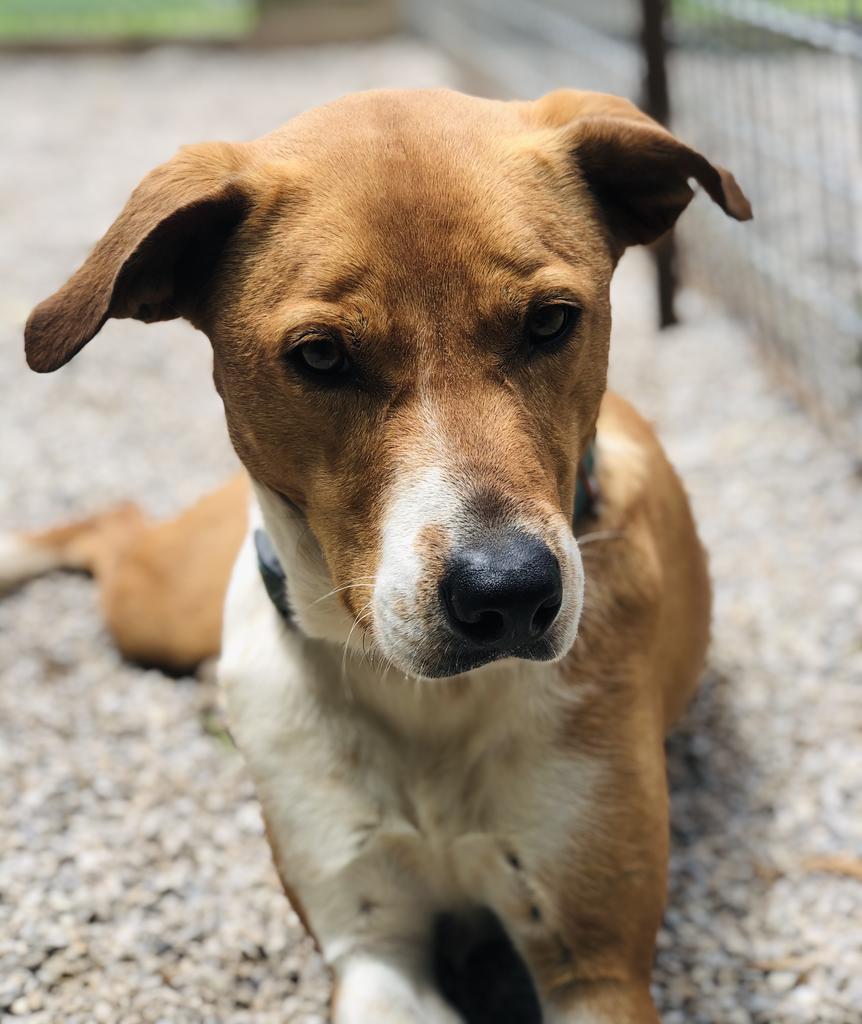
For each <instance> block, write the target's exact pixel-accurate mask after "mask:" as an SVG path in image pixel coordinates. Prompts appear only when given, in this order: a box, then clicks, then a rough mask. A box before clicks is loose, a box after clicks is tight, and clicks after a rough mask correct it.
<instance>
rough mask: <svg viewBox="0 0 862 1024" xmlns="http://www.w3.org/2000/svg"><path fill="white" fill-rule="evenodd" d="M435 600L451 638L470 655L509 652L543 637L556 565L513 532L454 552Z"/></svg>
mask: <svg viewBox="0 0 862 1024" xmlns="http://www.w3.org/2000/svg"><path fill="white" fill-rule="evenodd" d="M440 595H441V600H442V602H443V607H444V609H445V611H446V617H447V620H448V622H449V626H450V628H451V629H452V632H453V633H455V635H456V636H457V637H458V638H459V639H461V640H462V641H465V642H466V643H467V644H468V645H469V646H470V647H471V648H473V650H476V651H489V652H490V651H503V650H514V649H515V648H518V647H522V646H523V645H524V644H529V643H531V642H533V641H535V640H538V639H539V638H540V637H542V636H544V634H545V633H546V632H547V631H548V629H549V628H550V626H551V623H552V622H553V621H554V619H555V618H556V617H557V612H558V611H559V610H560V603H561V601H562V597H563V582H562V577H561V575H560V563H559V562H558V561H557V559H556V557H555V556H554V554H553V552H552V551H551V549H550V548H549V547H548V546H547V544H545V543H543V542H542V541H541V540H539V539H538V537H533V536H531V535H530V534H529V533H524V532H522V531H512V532H511V533H506V534H503V535H502V536H498V537H496V538H493V539H489V540H488V541H486V542H484V543H482V544H475V545H472V546H469V547H463V548H458V549H456V550H455V552H454V553H453V554H452V556H451V558H450V560H449V564H448V565H447V567H446V572H445V574H444V576H443V580H442V582H441V584H440Z"/></svg>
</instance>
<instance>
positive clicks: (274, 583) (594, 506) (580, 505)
mask: <svg viewBox="0 0 862 1024" xmlns="http://www.w3.org/2000/svg"><path fill="white" fill-rule="evenodd" d="M598 501H599V488H598V482H597V480H596V442H595V438H593V440H592V441H590V443H589V445H587V450H586V451H585V452H584V457H583V458H582V459H581V461H580V462H579V463H578V482H577V486H576V488H575V509H574V516H573V517H572V526H573V527H574V528H577V526H578V525H579V524H580V523H581V522H582V521H583V520H584V519H587V518H595V516H596V515H597V514H598V511H597V510H598ZM254 546H255V548H256V549H257V567H258V569H259V570H260V577H261V579H262V580H263V585H264V586H265V587H266V592H267V594H269V599H270V601H272V603H273V604H274V605H275V608H276V611H277V612H278V614H279V615H280V616H281V617H282V619H284V621H285V622H286V623H287V624H288V625H289V626H295V625H296V621H295V619H294V617H293V612H292V611H291V608H290V602H289V601H288V599H287V575H286V574H285V571H284V567H283V566H282V564H281V562H280V561H279V560H278V555H277V554H276V553H275V548H274V547H273V544H272V541H271V540H270V539H269V534H268V533H267V532H266V530H255V531H254Z"/></svg>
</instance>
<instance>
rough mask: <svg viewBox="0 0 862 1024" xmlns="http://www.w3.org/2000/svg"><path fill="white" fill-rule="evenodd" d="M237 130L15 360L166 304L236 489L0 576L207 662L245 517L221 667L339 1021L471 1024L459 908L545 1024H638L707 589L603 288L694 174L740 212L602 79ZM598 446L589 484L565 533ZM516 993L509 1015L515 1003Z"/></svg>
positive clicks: (101, 251) (21, 549)
mask: <svg viewBox="0 0 862 1024" xmlns="http://www.w3.org/2000/svg"><path fill="white" fill-rule="evenodd" d="M252 146H259V147H260V148H258V149H255V150H251V151H249V147H247V148H246V151H243V150H242V149H241V148H240V147H233V148H231V149H230V151H227V150H228V147H213V148H212V149H208V150H206V151H205V152H201V151H191V152H186V153H184V154H183V155H182V156H181V157H179V158H177V160H175V161H174V162H172V164H169V165H166V166H165V167H164V168H162V169H160V170H159V171H157V172H154V175H153V176H151V178H150V179H148V181H147V182H145V183H144V185H143V186H142V187H141V189H140V190H139V192H138V193H136V196H134V197H133V199H132V200H131V202H130V204H129V207H128V208H127V211H126V212H125V213H124V214H123V216H122V217H121V218H120V220H119V221H118V222H117V225H115V227H114V228H113V229H112V232H109V235H108V236H107V237H106V240H105V241H104V242H103V243H101V246H100V247H98V248H97V250H96V252H95V253H94V255H93V257H91V259H90V261H88V263H87V264H85V267H84V268H83V269H82V271H79V273H78V275H76V277H75V278H73V279H72V281H70V283H69V284H68V285H67V286H66V288H65V289H63V290H62V291H61V292H59V293H58V295H57V296H55V297H54V298H52V299H50V300H48V302H47V303H45V304H43V305H42V306H41V307H39V308H38V309H37V311H36V312H35V313H34V316H33V318H31V322H30V324H29V326H28V358H30V360H31V363H32V364H33V365H34V366H36V368H38V369H54V368H56V366H58V365H61V364H62V362H64V361H65V360H66V359H68V358H70V357H71V356H72V355H74V353H75V352H76V351H77V350H78V349H79V348H80V347H82V345H83V344H85V343H86V341H88V340H89V338H90V337H92V334H94V333H95V332H96V331H97V330H98V329H99V327H100V326H101V324H102V323H103V322H104V319H105V318H106V317H107V316H110V315H114V316H122V315H132V316H138V317H139V318H142V319H158V318H164V317H165V316H175V315H179V314H182V315H186V316H188V317H189V318H190V319H191V320H192V321H193V322H194V323H196V324H198V325H199V326H201V327H202V328H203V329H204V330H206V331H207V333H208V334H209V335H210V337H211V338H212V340H213V344H214V347H215V351H216V369H215V376H216V382H217V385H218V386H219V389H220V392H221V393H222V396H223V398H224V400H225V407H226V413H227V417H228V424H229V427H230V429H231V436H232V439H233V441H234V444H235V447H236V448H237V451H238V452H239V454H240V456H241V458H242V459H243V461H244V462H245V465H246V467H247V469H248V471H249V474H250V476H251V479H252V492H253V493H251V494H250V493H249V490H248V486H247V483H245V482H244V481H236V482H233V483H231V484H230V485H228V487H226V488H225V489H224V490H223V491H222V492H220V493H219V494H217V495H214V496H211V497H210V498H208V499H205V501H204V502H203V503H202V504H201V505H200V506H198V507H197V508H196V509H195V510H192V511H191V512H190V513H187V514H186V515H185V516H184V517H181V518H180V519H179V520H177V521H176V522H175V523H173V524H167V525H163V526H159V527H152V526H149V525H147V524H145V523H143V522H142V521H141V520H140V519H139V518H138V517H137V516H136V515H135V514H134V513H131V512H129V511H128V510H119V511H117V512H115V513H114V514H112V515H107V516H106V517H103V518H102V519H100V520H97V521H94V522H90V523H87V524H83V525H82V526H81V527H80V528H78V529H77V530H76V529H74V528H69V529H67V530H66V531H65V532H62V531H60V532H54V533H52V534H46V535H41V536H36V537H29V538H23V539H21V538H19V539H18V540H16V542H15V544H16V547H15V549H14V552H15V559H17V561H16V562H15V565H16V566H17V568H15V569H7V571H6V575H7V577H8V578H12V577H15V578H20V577H23V576H25V575H27V574H28V572H29V571H39V570H43V569H45V568H49V567H50V566H51V565H52V564H73V565H77V566H81V567H85V568H90V569H92V570H93V571H95V572H96V573H97V575H100V577H101V578H102V581H103V602H104V605H105V610H106V617H107V619H108V621H109V624H111V626H112V628H113V630H114V633H115V635H116V636H117V638H118V641H119V642H120V644H121V647H123V648H124V650H126V651H127V653H129V654H130V655H132V656H134V657H136V658H138V659H140V660H145V661H155V662H161V663H163V664H168V665H169V666H171V667H174V668H183V667H185V666H187V665H189V664H192V663H194V662H195V661H197V660H199V659H200V658H201V657H203V656H205V655H207V654H210V653H215V652H216V650H217V649H218V636H217V632H218V624H219V609H220V604H221V599H222V596H223V592H224V589H225V585H226V576H227V566H228V564H229V562H230V561H231V558H232V554H233V552H235V550H236V549H237V547H238V546H239V543H240V537H241V536H242V534H243V533H245V534H246V540H245V542H244V543H243V546H242V550H241V552H240V555H239V559H238V561H237V565H236V568H235V570H234V573H233V577H232V582H231V584H230V587H229V592H228V598H227V604H226V610H225V617H224V631H223V642H222V648H221V663H220V675H221V678H222V681H223V684H224V686H225V688H226V692H227V696H228V703H229V712H230V720H231V728H232V730H233V732H234V735H235V737H236V739H237V742H238V744H239V746H240V748H241V749H242V751H243V753H244V755H245V757H246V759H247V762H248V764H249V766H250V769H251V772H252V775H253V777H254V780H255V783H256V786H257V790H258V793H259V795H260V799H261V804H262V807H263V811H264V817H265V821H266V824H267V833H268V836H269V839H270V843H271V846H272V849H273V853H274V858H275V862H276V865H277V867H278V870H279V874H280V876H281V878H282V881H283V883H284V886H285V889H286V891H287V893H288V895H289V897H290V899H291V901H292V903H293V905H294V907H295V909H296V910H297V912H298V913H299V914H300V916H301V917H302V919H303V921H304V922H305V924H306V926H307V927H308V929H309V930H310V931H311V933H312V934H313V935H314V936H315V938H316V940H317V942H318V944H319V946H320V948H321V950H322V952H323V954H324V956H325V957H326V959H327V961H328V962H329V963H330V964H331V965H332V967H333V970H334V973H335V975H336V982H337V987H336V999H335V1009H334V1015H335V1019H336V1020H337V1021H338V1022H339V1024H352V1022H354V1021H355V1022H360V1021H362V1022H377V1021H380V1022H385V1021H398V1022H405V1024H406V1022H414V1024H417V1022H423V1021H425V1022H431V1021H457V1020H462V1019H468V1020H472V1019H473V1017H472V1016H470V1015H469V1014H470V1011H469V1010H468V1008H467V1007H466V1005H465V1004H462V1003H459V1001H458V999H457V998H455V999H454V1002H455V1004H456V1005H455V1006H454V1007H453V1005H451V1003H450V1002H447V1001H446V1000H445V999H444V997H443V995H442V994H441V992H440V983H441V978H440V971H439V970H435V956H434V952H433V949H432V945H433V943H432V936H433V935H435V934H437V935H438V937H439V934H440V928H439V922H440V921H441V920H445V919H446V916H448V915H453V914H454V915H456V916H457V915H461V916H462V917H463V918H464V919H469V918H470V917H471V916H475V914H476V913H478V912H479V909H480V908H487V909H489V910H490V911H492V912H493V914H494V915H496V918H497V919H498V920H499V922H501V923H502V925H503V927H504V929H505V932H506V933H507V934H508V936H509V938H510V939H511V941H512V943H513V944H514V947H515V948H516V949H517V951H518V953H519V954H520V956H522V957H523V958H524V961H525V962H526V964H527V966H528V968H529V972H530V975H531V977H532V983H533V984H534V985H535V989H536V992H537V993H538V1000H539V1002H540V1003H541V1007H542V1014H543V1019H544V1020H546V1021H548V1022H552V1021H559V1022H563V1021H566V1022H569V1021H571V1022H583V1024H587V1022H590V1024H625V1022H627V1021H630V1022H638V1024H641V1022H648V1021H655V1020H656V1014H655V1010H654V1008H653V1004H652V1001H651V998H650V995H649V971H650V964H651V960H652V955H653V949H654V940H655V934H656V930H657V928H658V925H659V921H660V916H661V912H662V907H663V902H664V891H665V873H666V864H667V843H668V825H667V792H666V783H665V778H664V755H663V739H664V735H665V732H666V730H667V728H668V727H669V726H670V725H671V724H672V722H673V721H674V720H675V718H676V717H677V716H678V715H679V713H680V712H681V710H682V709H683V708H684V706H685V704H686V702H687V700H688V698H689V696H690V694H691V692H692V690H693V688H694V686H695V683H696V680H697V677H698V674H699V671H700V667H701V665H702V661H703V656H704V650H705V646H706V641H707V633H708V620H709V584H708V579H707V574H706V568H705V561H704V555H703V552H702V549H701V546H700V544H699V541H698V539H697V535H696V532H695V528H694V525H693V522H692V519H691V516H690V513H689V509H688V504H687V501H686V498H685V495H684V492H683V490H682V488H681V486H680V484H679V481H678V480H677V478H676V476H675V474H674V473H673V470H672V469H671V468H670V466H669V464H668V462H667V460H666V459H665V457H664V455H663V453H662V451H661V449H660V447H659V445H658V442H657V441H656V439H655V437H654V435H653V433H652V431H651V430H650V428H649V427H648V426H647V425H646V424H645V423H644V422H643V420H641V419H640V418H639V417H638V416H637V414H636V413H635V412H634V411H633V410H632V409H631V408H630V407H629V406H628V405H627V404H626V403H625V402H623V401H622V400H621V399H619V398H617V397H616V396H614V395H612V394H609V393H607V394H606V393H605V371H606V360H607V340H608V333H609V314H608V307H607V285H608V282H609V279H610V273H611V271H612V269H613V265H614V263H615V260H616V258H617V256H618V255H619V252H620V251H621V250H622V248H623V247H625V245H627V244H632V243H633V242H636V241H646V240H649V239H650V238H651V237H654V236H655V235H656V234H658V233H660V232H661V231H662V230H665V229H666V228H667V227H669V226H670V225H671V224H672V223H673V221H674V220H675V219H676V216H677V215H678V214H679V212H680V211H681V210H682V209H683V208H684V206H685V205H686V203H687V202H688V199H689V198H690V196H691V193H690V190H689V188H688V185H687V184H686V179H687V178H688V177H689V176H693V177H697V178H698V180H700V181H701V183H702V184H704V186H705V187H706V188H707V190H708V191H709V192H710V195H711V196H712V197H713V198H714V199H715V200H716V201H717V202H719V203H720V205H722V206H723V207H724V208H725V209H726V210H727V211H728V212H730V213H731V214H733V215H734V216H737V217H739V218H744V217H745V216H747V215H748V209H747V204H746V203H745V200H744V197H742V195H741V193H740V192H739V190H738V188H737V186H736V185H735V183H734V182H733V180H732V178H730V176H729V175H728V174H727V172H721V171H717V170H716V169H715V168H712V167H711V165H709V164H707V163H706V161H705V160H703V158H702V157H699V156H698V155H697V154H694V153H693V152H692V151H691V150H688V149H686V148H685V147H683V146H682V145H681V144H680V143H678V142H676V140H674V139H673V138H672V137H671V136H670V135H669V134H668V133H666V132H664V131H663V130H662V129H660V128H658V127H657V126H655V125H654V124H653V123H652V122H650V121H649V120H648V119H646V118H644V117H643V115H640V114H639V113H637V112H636V111H635V110H634V108H632V107H630V105H628V104H625V103H624V101H619V100H615V99H613V98H610V97H598V96H595V95H593V94H583V93H558V94H552V95H551V96H550V97H547V98H546V99H545V100H542V101H539V102H537V103H536V104H493V103H490V102H488V101H480V100H473V99H470V98H467V97H459V96H457V95H455V94H446V93H430V94H425V93H419V94H409V95H404V94H370V95H367V96H363V97H358V98H352V99H349V100H347V101H341V102H340V103H339V104H335V105H333V106H331V107H328V108H324V109H323V110H322V111H320V112H315V113H313V114H312V115H306V116H305V117H304V118H301V119H299V120H298V122H295V123H294V126H293V127H291V126H289V127H288V129H286V130H285V131H284V132H283V133H280V134H277V135H275V136H271V137H268V139H265V140H262V141H261V143H259V144H252ZM573 153H574V154H575V158H573V156H572V154H573ZM626 161H628V163H629V164H630V163H631V162H632V161H635V163H636V164H637V172H636V173H635V175H634V178H632V176H631V170H630V169H629V170H627V169H626V166H625V164H626ZM336 168H337V169H338V172H337V173H336V170H335V169H336ZM339 175H340V176H341V177H339ZM342 179H343V180H342ZM276 181H278V186H276V185H275V184H274V183H275V182H276ZM287 182H289V183H290V184H289V186H288V184H286V183H287ZM381 182H384V183H385V184H381ZM112 233H113V234H112ZM189 238H191V239H194V240H195V241H194V242H193V243H189V241H188V239H189ZM180 241H182V247H181V248H180V249H179V250H178V245H179V244H180ZM210 250H213V252H214V251H216V250H217V251H218V253H219V255H218V257H217V258H216V257H215V255H214V254H213V252H211V251H210ZM333 253H334V256H333ZM337 257H338V258H337ZM72 314H74V315H72ZM285 339H287V340H286V341H285ZM522 339H523V340H522ZM285 366H286V367H287V368H286V369H285ZM603 395H604V397H602V396H603ZM593 437H595V450H596V466H597V476H598V481H599V491H600V501H599V505H598V509H597V512H596V514H595V515H594V516H593V517H591V518H589V519H586V520H583V519H582V520H580V521H579V522H578V523H577V524H576V526H575V532H574V534H573V530H572V509H573V507H574V504H573V503H574V493H575V483H576V477H577V470H578V465H579V462H580V460H581V458H582V457H583V455H584V452H585V450H586V448H587V446H589V445H590V444H591V441H592V438H593ZM249 508H250V510H251V511H250V515H249V512H248V509H249ZM249 526H250V527H251V529H250V530H249V529H248V527H249ZM258 528H261V529H265V530H266V532H267V533H268V535H269V537H270V539H271V542H272V544H273V545H274V547H275V550H276V552H277V554H278V558H279V560H280V562H281V565H282V567H283V569H284V571H285V573H286V580H287V583H286V591H287V594H286V597H287V599H288V601H289V603H290V607H291V610H292V613H293V614H292V619H293V621H292V623H291V624H288V623H286V622H285V621H284V619H283V617H282V616H281V615H280V614H279V611H278V610H277V608H276V606H275V605H274V603H273V601H272V600H271V599H270V596H269V594H268V593H267V588H266V587H265V585H264V581H263V579H262V577H261V573H260V568H259V565H258V557H257V554H256V551H255V546H254V542H253V531H254V530H255V529H258ZM208 551H214V552H215V556H214V557H213V558H212V560H211V561H208V559H207V552H208ZM581 551H583V556H582V554H581ZM63 552H65V555H64V554H63ZM28 559H29V562H28ZM52 559H53V561H52ZM6 563H7V565H8V566H11V565H12V564H13V559H12V558H11V557H8V556H7V558H6ZM28 565H29V569H28V568H27V567H28ZM153 566H156V567H157V568H156V571H155V572H153V571H147V567H153ZM0 571H2V569H0ZM154 580H155V583H154V582H153V581H154ZM165 595H168V596H165ZM142 608H144V609H146V614H147V615H148V617H149V622H148V623H147V625H146V627H141V625H140V623H139V620H140V617H141V610H142ZM190 609H194V615H193V617H191V618H190V611H189V610H190ZM178 623H179V624H180V628H177V624H178ZM186 626H188V628H186ZM576 633H577V634H578V639H577V642H575V635H576ZM444 932H445V930H444ZM455 945H457V943H455ZM448 952H449V953H450V954H451V957H450V959H452V960H454V961H459V955H460V954H459V953H458V950H457V949H456V950H450V951H448ZM460 962H461V963H462V966H464V965H465V964H469V963H470V962H471V961H470V956H469V952H465V953H464V954H463V956H461V957H460ZM465 969H467V968H465ZM443 988H444V991H445V990H446V986H445V984H444V985H443ZM446 994H447V995H449V996H450V999H452V998H453V997H452V995H451V991H447V992H446ZM474 996H475V993H474ZM480 996H481V994H480ZM474 1001H475V1000H474ZM492 1001H493V996H492V993H488V996H487V999H486V1000H485V1004H486V1005H490V1002H492ZM480 1002H481V998H480ZM512 1006H514V1003H512V1004H511V1005H510V1007H509V1013H510V1016H509V1017H504V1016H500V1015H498V1017H497V1018H496V1019H500V1020H503V1019H511V1020H517V1019H522V1020H524V1021H526V1020H533V1019H535V1017H534V1016H530V1011H527V1010H525V1011H524V1015H523V1016H522V1017H520V1018H519V1017H518V1016H517V1015H516V1014H515V1013H514V1011H513V1010H512ZM459 1012H460V1013H462V1014H465V1015H466V1016H459ZM477 1019H479V1018H477Z"/></svg>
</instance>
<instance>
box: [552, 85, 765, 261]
mask: <svg viewBox="0 0 862 1024" xmlns="http://www.w3.org/2000/svg"><path fill="white" fill-rule="evenodd" d="M533 109H534V112H535V113H536V114H537V115H538V118H539V120H540V122H541V123H542V124H543V125H544V126H546V127H548V128H557V129H559V136H560V139H561V141H562V144H563V145H564V146H565V147H566V149H567V151H568V153H569V155H570V156H571V158H572V160H573V161H574V163H575V164H576V166H577V168H578V170H579V171H580V173H581V175H582V176H583V179H584V181H585V182H586V184H587V186H588V188H589V190H590V191H591V192H592V194H593V195H594V196H595V197H596V199H597V200H598V203H599V205H600V206H601V209H602V212H603V215H604V219H605V222H606V224H607V226H608V229H609V231H610V234H611V237H612V239H613V241H614V243H615V246H614V247H615V248H619V249H620V250H622V249H624V248H625V247H626V246H629V245H637V244H641V243H647V242H652V241H654V240H655V239H656V238H658V237H659V236H660V235H663V234H664V233H665V231H668V230H670V228H672V227H673V225H674V224H675V223H676V220H677V218H678V217H679V215H680V214H681V213H682V211H683V210H684V209H685V208H686V206H688V204H689V202H690V201H691V199H692V196H693V195H694V192H693V191H692V189H691V186H690V185H689V183H688V182H689V179H692V178H693V179H694V180H695V181H697V182H698V183H699V184H700V185H701V186H702V187H703V188H704V190H705V191H706V193H707V195H709V197H710V198H711V199H712V200H713V202H715V203H717V204H718V205H719V206H720V207H721V208H722V210H724V212H725V213H726V214H727V215H728V216H729V217H734V218H735V219H736V220H750V219H751V216H752V214H751V205H750V204H749V202H748V200H747V199H746V197H745V195H744V194H743V192H742V189H741V188H740V187H739V185H738V184H737V183H736V179H735V178H734V177H733V175H732V174H731V173H730V171H727V170H725V169H724V168H723V167H718V166H716V165H714V164H711V163H710V162H709V161H708V160H707V159H706V158H705V157H703V156H701V154H700V153H698V152H697V151H696V150H694V149H691V148H690V147H688V146H686V145H685V144H684V143H682V142H680V141H679V139H677V138H675V137H674V136H673V135H671V133H670V132H669V131H667V130H666V129H665V128H663V127H662V126H661V125H660V124H658V123H657V122H656V121H653V120H652V118H650V117H647V116H646V114H643V113H642V112H641V111H640V110H638V108H637V107H636V106H634V104H632V103H629V101H628V100H624V99H621V98H620V97H618V96H610V95H607V94H605V93H595V92H580V91H578V90H574V89H561V90H559V91H557V92H552V93H548V95H547V96H543V97H542V98H541V99H540V100H537V101H536V103H535V104H534V105H533Z"/></svg>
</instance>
